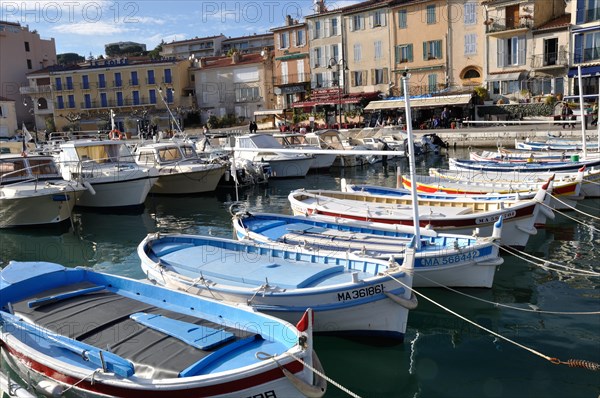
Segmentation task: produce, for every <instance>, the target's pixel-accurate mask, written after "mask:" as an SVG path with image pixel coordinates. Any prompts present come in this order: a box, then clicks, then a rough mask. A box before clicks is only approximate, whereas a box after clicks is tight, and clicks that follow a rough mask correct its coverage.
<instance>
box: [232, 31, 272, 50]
mask: <svg viewBox="0 0 600 398" xmlns="http://www.w3.org/2000/svg"><path fill="white" fill-rule="evenodd" d="M274 47H275V46H274V43H273V34H272V33H264V34H260V35H257V34H256V33H255V34H252V35H247V36H239V37H230V38H227V39H224V40H223V41H222V42H221V52H220V55H228V54H229V53H230V51H232V50H237V51H238V52H239V53H240V54H249V53H260V52H261V51H263V50H264V49H266V50H267V51H272V50H273V48H274Z"/></svg>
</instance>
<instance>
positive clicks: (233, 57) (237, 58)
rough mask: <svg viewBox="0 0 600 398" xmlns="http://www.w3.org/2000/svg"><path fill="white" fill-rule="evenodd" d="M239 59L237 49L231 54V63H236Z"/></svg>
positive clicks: (239, 55)
mask: <svg viewBox="0 0 600 398" xmlns="http://www.w3.org/2000/svg"><path fill="white" fill-rule="evenodd" d="M241 59H242V56H241V54H240V53H239V52H238V51H235V52H234V53H233V54H231V63H232V64H237V63H238V62H240V60H241Z"/></svg>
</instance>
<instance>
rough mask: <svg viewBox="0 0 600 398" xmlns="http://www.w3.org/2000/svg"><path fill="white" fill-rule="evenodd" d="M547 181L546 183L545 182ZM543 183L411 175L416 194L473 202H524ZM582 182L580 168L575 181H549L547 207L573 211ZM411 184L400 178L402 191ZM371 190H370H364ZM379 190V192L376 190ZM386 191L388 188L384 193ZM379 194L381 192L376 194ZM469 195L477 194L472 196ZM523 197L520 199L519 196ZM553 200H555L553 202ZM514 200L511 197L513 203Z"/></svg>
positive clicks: (581, 170) (403, 177) (404, 178)
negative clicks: (495, 197)
mask: <svg viewBox="0 0 600 398" xmlns="http://www.w3.org/2000/svg"><path fill="white" fill-rule="evenodd" d="M546 181H547V180H546ZM546 181H544V182H526V181H520V182H516V181H515V182H511V183H507V184H504V183H497V182H487V181H472V180H471V181H469V180H457V181H450V180H445V179H441V178H439V177H437V176H423V175H417V176H415V179H414V183H415V185H416V188H417V191H419V192H423V193H427V194H435V193H442V194H449V195H468V196H459V197H462V198H463V199H465V200H466V199H467V198H470V199H473V200H510V199H509V198H502V197H498V198H497V199H494V195H510V194H513V195H515V194H518V195H519V196H518V197H516V199H527V198H528V195H529V196H530V195H533V194H535V192H537V191H538V190H539V189H540V187H541V186H542V185H543V184H545V183H546ZM582 181H583V168H582V169H580V170H579V171H578V177H577V178H576V179H575V181H562V182H561V181H558V182H556V181H554V180H553V181H552V196H553V197H552V198H551V199H550V202H549V205H550V206H552V208H554V209H557V210H564V209H569V208H573V207H575V206H576V205H577V202H578V201H580V200H582V199H583V198H584V196H583V195H581V182H582ZM412 184H413V181H412V180H411V179H410V178H408V177H407V176H402V185H404V187H406V188H410V187H411V186H412ZM366 191H371V192H373V190H366ZM380 191H381V190H380ZM389 191H390V189H389V188H388V194H389ZM380 194H381V193H380ZM472 195H480V196H479V197H478V196H472ZM481 195H490V196H489V198H488V199H485V197H484V198H481ZM521 195H523V196H521ZM554 197H557V199H555V198H554ZM457 198H458V197H452V196H451V197H449V198H448V199H447V200H456V199H457ZM514 199H515V198H513V200H514Z"/></svg>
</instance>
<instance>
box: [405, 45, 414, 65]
mask: <svg viewBox="0 0 600 398" xmlns="http://www.w3.org/2000/svg"><path fill="white" fill-rule="evenodd" d="M406 52H407V56H408V62H412V61H413V45H412V44H409V45H408V49H407V50H406Z"/></svg>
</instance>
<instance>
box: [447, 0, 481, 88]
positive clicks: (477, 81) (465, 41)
mask: <svg viewBox="0 0 600 398" xmlns="http://www.w3.org/2000/svg"><path fill="white" fill-rule="evenodd" d="M482 2H483V1H482V0H460V1H455V2H452V6H451V7H450V8H449V10H448V12H449V18H448V20H449V24H448V40H447V45H448V49H447V51H446V54H447V58H448V88H449V90H450V92H465V91H469V90H472V89H473V88H474V87H476V86H481V85H482V84H483V81H484V72H483V70H484V60H485V30H484V28H483V27H484V25H483V21H485V8H484V7H483V5H482Z"/></svg>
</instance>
